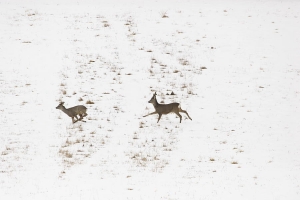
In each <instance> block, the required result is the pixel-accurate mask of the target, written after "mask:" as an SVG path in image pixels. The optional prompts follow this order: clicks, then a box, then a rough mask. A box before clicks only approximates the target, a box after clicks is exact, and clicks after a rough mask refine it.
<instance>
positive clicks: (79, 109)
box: [56, 102, 87, 123]
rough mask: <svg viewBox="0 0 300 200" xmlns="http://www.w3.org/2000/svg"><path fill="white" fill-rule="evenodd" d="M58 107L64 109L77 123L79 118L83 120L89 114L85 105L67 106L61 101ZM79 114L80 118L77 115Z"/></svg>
mask: <svg viewBox="0 0 300 200" xmlns="http://www.w3.org/2000/svg"><path fill="white" fill-rule="evenodd" d="M56 109H59V110H61V111H63V112H64V113H66V114H67V115H68V116H69V117H71V118H72V122H73V123H76V122H78V121H79V120H82V119H83V117H85V116H87V114H86V110H87V108H86V107H85V106H82V105H79V106H74V107H72V108H68V109H67V108H65V106H64V102H62V103H60V104H59V105H58V106H57V107H56ZM77 115H79V117H80V118H79V119H78V117H77ZM74 118H75V119H76V121H75V120H74Z"/></svg>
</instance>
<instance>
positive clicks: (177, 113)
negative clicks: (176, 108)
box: [175, 112, 182, 123]
mask: <svg viewBox="0 0 300 200" xmlns="http://www.w3.org/2000/svg"><path fill="white" fill-rule="evenodd" d="M175 114H176V115H178V117H179V118H180V123H181V119H182V116H181V115H180V114H179V112H175Z"/></svg>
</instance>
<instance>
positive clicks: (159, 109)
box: [143, 92, 192, 123]
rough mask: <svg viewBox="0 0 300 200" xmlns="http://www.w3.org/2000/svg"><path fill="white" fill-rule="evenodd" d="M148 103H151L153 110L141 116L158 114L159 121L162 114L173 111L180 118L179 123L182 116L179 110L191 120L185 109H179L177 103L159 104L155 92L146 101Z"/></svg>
mask: <svg viewBox="0 0 300 200" xmlns="http://www.w3.org/2000/svg"><path fill="white" fill-rule="evenodd" d="M148 103H152V104H153V106H154V109H155V111H154V112H152V113H149V114H148V115H145V116H143V117H147V116H149V115H154V114H158V120H157V123H158V122H159V120H160V118H161V116H162V115H167V114H169V113H175V114H176V115H177V116H178V117H179V118H180V123H181V119H182V116H181V115H180V114H179V113H180V112H183V113H185V114H186V115H187V116H188V118H189V119H190V120H192V118H191V117H190V116H189V114H188V113H187V112H186V111H185V110H182V109H181V107H180V104H179V103H170V104H159V103H158V102H157V100H156V92H155V93H154V94H153V96H152V98H151V99H150V100H149V101H148Z"/></svg>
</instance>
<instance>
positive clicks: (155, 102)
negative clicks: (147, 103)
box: [152, 98, 159, 108]
mask: <svg viewBox="0 0 300 200" xmlns="http://www.w3.org/2000/svg"><path fill="white" fill-rule="evenodd" d="M154 100H155V101H154V102H153V103H152V104H153V106H154V108H156V107H158V106H159V103H158V102H157V100H156V98H155V99H154Z"/></svg>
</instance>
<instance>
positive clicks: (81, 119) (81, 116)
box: [79, 114, 86, 122]
mask: <svg viewBox="0 0 300 200" xmlns="http://www.w3.org/2000/svg"><path fill="white" fill-rule="evenodd" d="M79 116H80V118H79V120H80V121H83V122H86V121H84V120H83V117H84V116H86V115H84V116H83V115H82V114H79Z"/></svg>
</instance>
